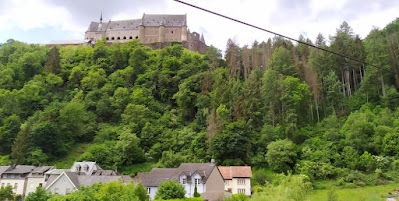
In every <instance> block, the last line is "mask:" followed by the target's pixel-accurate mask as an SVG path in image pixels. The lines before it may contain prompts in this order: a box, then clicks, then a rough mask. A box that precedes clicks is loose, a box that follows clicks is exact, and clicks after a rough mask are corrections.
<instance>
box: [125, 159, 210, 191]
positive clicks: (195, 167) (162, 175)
mask: <svg viewBox="0 0 399 201" xmlns="http://www.w3.org/2000/svg"><path fill="white" fill-rule="evenodd" d="M214 168H215V165H214V164H212V163H182V164H181V165H180V166H179V167H178V168H153V169H152V170H151V172H149V173H138V174H137V176H136V177H135V178H134V179H133V180H134V181H137V182H141V183H142V184H143V185H144V186H159V184H160V183H161V182H164V181H168V180H175V181H177V182H179V180H180V175H181V174H186V175H187V176H189V177H190V176H191V175H193V174H195V173H198V174H199V175H201V176H202V180H203V181H204V182H206V180H207V179H208V177H209V175H210V174H211V172H212V170H213V169H214Z"/></svg>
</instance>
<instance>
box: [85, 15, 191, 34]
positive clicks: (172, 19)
mask: <svg viewBox="0 0 399 201" xmlns="http://www.w3.org/2000/svg"><path fill="white" fill-rule="evenodd" d="M141 24H142V25H144V26H147V27H159V26H161V25H164V26H165V27H182V26H186V25H187V16H186V15H153V14H144V15H143V18H142V19H131V20H115V21H109V22H104V23H102V25H101V26H100V23H99V22H91V23H90V25H89V28H88V29H87V31H86V32H101V31H110V30H138V29H139V26H140V25H141Z"/></svg>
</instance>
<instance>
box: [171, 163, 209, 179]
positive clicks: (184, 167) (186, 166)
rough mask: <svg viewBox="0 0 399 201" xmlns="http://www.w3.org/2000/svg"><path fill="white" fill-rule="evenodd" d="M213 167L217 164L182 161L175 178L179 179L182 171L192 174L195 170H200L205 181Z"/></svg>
mask: <svg viewBox="0 0 399 201" xmlns="http://www.w3.org/2000/svg"><path fill="white" fill-rule="evenodd" d="M213 168H215V165H214V164H212V163H182V164H181V165H180V166H179V167H178V168H177V173H178V174H175V175H174V177H173V179H174V180H175V181H179V176H180V174H181V173H183V172H184V173H185V174H186V175H187V174H188V173H189V174H190V175H188V176H191V175H193V174H194V173H195V172H198V173H199V175H201V176H202V177H203V181H204V182H206V180H207V179H208V177H209V175H210V174H211V172H212V170H213Z"/></svg>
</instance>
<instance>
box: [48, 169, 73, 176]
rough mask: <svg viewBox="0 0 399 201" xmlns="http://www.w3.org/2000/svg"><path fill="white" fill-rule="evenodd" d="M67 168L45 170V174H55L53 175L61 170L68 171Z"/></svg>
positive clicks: (60, 172) (61, 171) (58, 173)
mask: <svg viewBox="0 0 399 201" xmlns="http://www.w3.org/2000/svg"><path fill="white" fill-rule="evenodd" d="M69 171H70V170H69V169H52V170H49V171H47V172H46V174H55V175H60V174H62V173H63V172H69Z"/></svg>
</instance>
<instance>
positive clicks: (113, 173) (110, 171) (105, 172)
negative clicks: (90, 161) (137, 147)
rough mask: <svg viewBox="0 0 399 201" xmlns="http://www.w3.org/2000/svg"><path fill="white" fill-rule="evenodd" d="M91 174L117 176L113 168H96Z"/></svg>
mask: <svg viewBox="0 0 399 201" xmlns="http://www.w3.org/2000/svg"><path fill="white" fill-rule="evenodd" d="M93 175H96V176H117V174H116V172H115V171H113V170H97V172H95V173H94V174H93Z"/></svg>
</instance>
